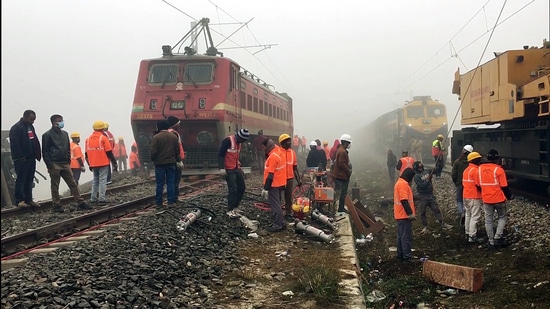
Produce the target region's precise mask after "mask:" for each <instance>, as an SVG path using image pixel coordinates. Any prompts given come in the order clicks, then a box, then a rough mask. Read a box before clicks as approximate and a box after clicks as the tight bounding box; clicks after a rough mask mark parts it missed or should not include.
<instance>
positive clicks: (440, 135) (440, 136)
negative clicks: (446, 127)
mask: <svg viewBox="0 0 550 309" xmlns="http://www.w3.org/2000/svg"><path fill="white" fill-rule="evenodd" d="M437 138H441V139H445V136H443V134H439V135H437Z"/></svg>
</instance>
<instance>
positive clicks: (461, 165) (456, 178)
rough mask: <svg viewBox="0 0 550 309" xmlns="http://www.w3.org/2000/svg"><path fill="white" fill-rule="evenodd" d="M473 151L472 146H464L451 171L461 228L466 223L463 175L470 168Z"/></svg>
mask: <svg viewBox="0 0 550 309" xmlns="http://www.w3.org/2000/svg"><path fill="white" fill-rule="evenodd" d="M472 151H474V147H472V145H464V147H462V153H461V154H460V156H459V157H458V158H457V159H456V160H455V161H454V162H453V167H452V169H451V179H452V180H453V182H454V184H455V187H456V213H457V217H458V221H459V223H460V225H461V226H464V222H465V214H464V202H463V198H462V192H463V187H462V174H463V173H464V170H465V169H466V168H467V167H468V155H469V154H470V153H471V152H472Z"/></svg>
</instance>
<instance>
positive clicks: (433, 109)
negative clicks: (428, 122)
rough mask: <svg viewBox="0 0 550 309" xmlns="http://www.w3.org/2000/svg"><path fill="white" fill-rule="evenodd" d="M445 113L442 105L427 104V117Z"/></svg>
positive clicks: (439, 115)
mask: <svg viewBox="0 0 550 309" xmlns="http://www.w3.org/2000/svg"><path fill="white" fill-rule="evenodd" d="M444 115H445V107H443V106H428V116H429V117H441V116H444Z"/></svg>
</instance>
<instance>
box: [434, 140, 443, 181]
mask: <svg viewBox="0 0 550 309" xmlns="http://www.w3.org/2000/svg"><path fill="white" fill-rule="evenodd" d="M444 139H445V136H443V134H439V135H438V136H437V138H436V139H435V140H434V141H433V143H432V156H433V158H434V162H435V169H434V174H435V177H437V178H440V177H441V171H443V167H444V166H445V148H443V140H444Z"/></svg>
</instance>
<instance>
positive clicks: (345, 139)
mask: <svg viewBox="0 0 550 309" xmlns="http://www.w3.org/2000/svg"><path fill="white" fill-rule="evenodd" d="M343 141H346V142H348V143H350V144H351V136H350V135H349V134H342V136H340V143H341V142H343Z"/></svg>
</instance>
